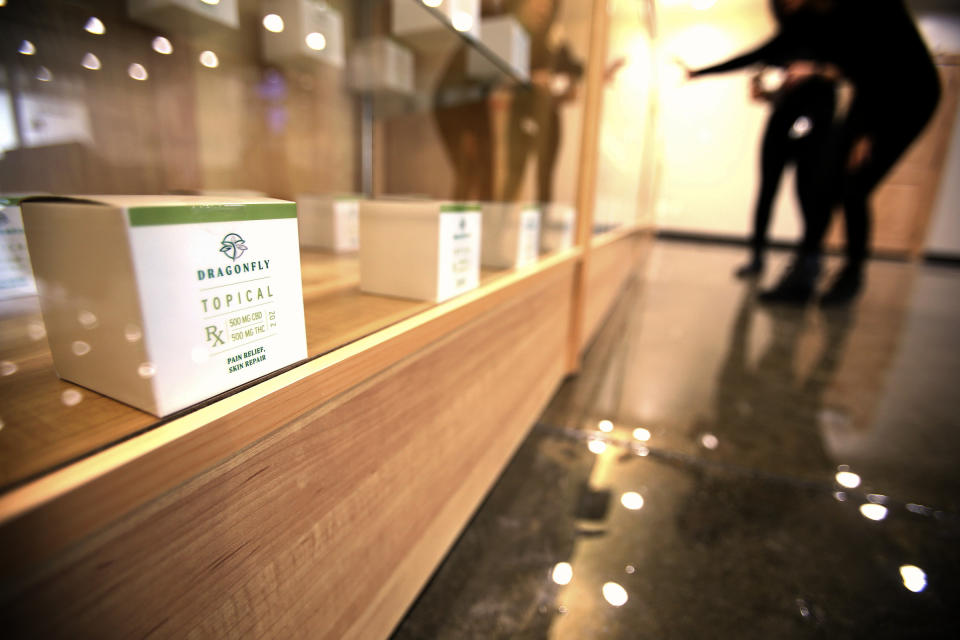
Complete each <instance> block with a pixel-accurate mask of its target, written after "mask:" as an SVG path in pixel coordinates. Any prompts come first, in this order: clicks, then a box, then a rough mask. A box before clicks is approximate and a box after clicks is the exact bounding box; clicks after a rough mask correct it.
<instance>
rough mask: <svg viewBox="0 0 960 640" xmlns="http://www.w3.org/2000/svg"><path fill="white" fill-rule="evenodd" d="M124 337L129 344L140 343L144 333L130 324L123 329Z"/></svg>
mask: <svg viewBox="0 0 960 640" xmlns="http://www.w3.org/2000/svg"><path fill="white" fill-rule="evenodd" d="M123 337H124V338H126V340H127V342H138V341H139V340H140V338H142V337H143V331H141V330H140V327H138V326H137V325H135V324H128V325H127V326H126V327H124V328H123Z"/></svg>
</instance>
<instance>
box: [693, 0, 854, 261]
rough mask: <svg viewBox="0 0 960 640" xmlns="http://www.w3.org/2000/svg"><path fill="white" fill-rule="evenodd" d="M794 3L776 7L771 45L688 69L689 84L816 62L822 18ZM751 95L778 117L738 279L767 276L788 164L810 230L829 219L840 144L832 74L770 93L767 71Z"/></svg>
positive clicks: (766, 139) (771, 127)
mask: <svg viewBox="0 0 960 640" xmlns="http://www.w3.org/2000/svg"><path fill="white" fill-rule="evenodd" d="M790 4H791V3H790V2H789V0H788V1H784V0H773V1H772V2H771V8H772V10H773V14H774V17H775V18H776V19H777V22H778V24H779V27H780V28H779V31H778V33H777V34H776V35H775V36H774V37H773V38H772V39H770V40H769V41H768V42H766V43H765V44H763V45H762V46H760V47H759V48H757V49H754V50H753V51H750V52H748V53H745V54H743V55H740V56H737V57H735V58H733V59H731V60H728V61H726V62H723V63H720V64H717V65H713V66H710V67H706V68H704V69H699V70H687V77H688V79H692V78H699V77H703V76H705V75H709V74H716V73H725V72H729V71H735V70H739V69H743V68H745V67H748V66H751V65H756V64H762V65H765V67H771V66H772V67H779V68H783V69H785V68H786V67H788V66H789V65H790V64H791V63H793V62H795V61H796V60H800V59H811V58H814V57H816V48H815V47H813V46H811V44H810V42H811V40H812V37H811V33H812V32H813V31H815V29H816V27H817V24H816V22H815V20H813V18H815V17H816V16H814V15H812V14H809V13H806V12H798V11H796V10H793V9H792V8H791V6H790ZM751 92H752V95H753V97H754V98H756V99H764V100H767V101H769V102H770V103H771V104H772V106H773V112H772V113H771V114H770V118H769V119H768V120H767V125H766V129H765V131H764V134H763V142H762V144H761V148H760V150H761V151H760V189H759V193H758V194H757V201H756V206H755V209H754V216H753V232H752V235H751V240H750V249H751V255H750V261H749V262H748V263H747V264H745V265H743V266H742V267H740V268H739V269H738V270H737V272H736V275H737V276H738V277H753V276H758V275H760V274H761V273H762V272H763V266H764V253H765V250H766V246H767V230H768V228H769V225H770V211H771V209H772V207H773V201H774V197H775V196H776V194H777V189H778V188H779V186H780V178H781V176H782V175H783V170H784V168H785V166H786V165H787V164H788V163H790V162H793V163H794V165H795V167H796V185H797V199H798V200H799V202H800V209H801V212H802V215H803V219H804V227H805V228H806V227H808V226H809V225H810V220H811V219H812V218H817V217H823V213H822V212H821V211H819V209H821V208H822V207H824V206H826V204H825V201H824V198H825V197H826V196H825V194H824V185H825V183H827V182H828V181H829V176H827V175H825V172H824V167H826V166H828V165H827V164H826V163H827V161H828V159H829V157H830V148H831V145H832V143H833V141H834V139H835V129H834V122H833V120H834V112H835V110H836V102H837V100H836V94H837V77H836V74H834V75H833V76H831V75H829V74H827V73H823V74H814V75H810V76H806V77H798V78H790V77H789V76H788V77H787V79H786V80H784V81H783V82H782V83H781V84H780V86H779V87H776V88H774V89H768V88H767V87H766V86H765V82H764V70H761V71H760V72H759V73H758V74H757V75H755V76H754V78H753V81H752V83H751Z"/></svg>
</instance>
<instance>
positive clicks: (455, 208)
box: [440, 204, 482, 213]
mask: <svg viewBox="0 0 960 640" xmlns="http://www.w3.org/2000/svg"><path fill="white" fill-rule="evenodd" d="M481 210H482V208H481V207H480V205H479V204H442V205H440V213H464V212H467V211H481Z"/></svg>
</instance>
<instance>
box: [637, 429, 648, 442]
mask: <svg viewBox="0 0 960 640" xmlns="http://www.w3.org/2000/svg"><path fill="white" fill-rule="evenodd" d="M633 437H634V439H635V440H639V441H640V442H646V441H647V440H649V439H650V431H649V430H647V429H644V428H643V427H637V428H636V429H634V430H633Z"/></svg>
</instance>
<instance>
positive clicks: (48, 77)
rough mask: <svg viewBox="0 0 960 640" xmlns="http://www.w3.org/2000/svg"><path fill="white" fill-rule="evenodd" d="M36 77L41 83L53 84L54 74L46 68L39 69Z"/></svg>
mask: <svg viewBox="0 0 960 640" xmlns="http://www.w3.org/2000/svg"><path fill="white" fill-rule="evenodd" d="M35 77H36V79H37V80H39V81H40V82H53V72H52V71H50V69H47V68H46V67H40V68H38V69H37V75H36V76H35Z"/></svg>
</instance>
